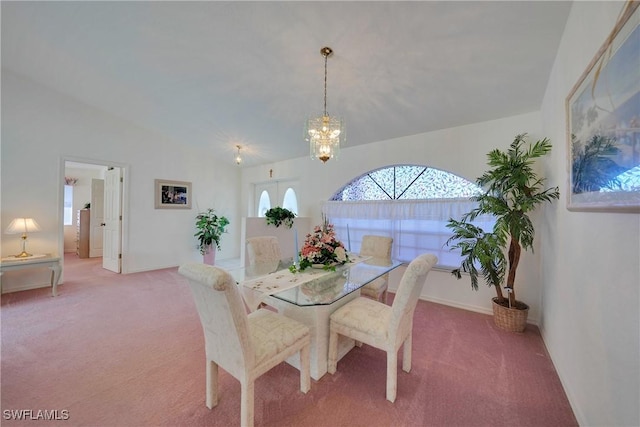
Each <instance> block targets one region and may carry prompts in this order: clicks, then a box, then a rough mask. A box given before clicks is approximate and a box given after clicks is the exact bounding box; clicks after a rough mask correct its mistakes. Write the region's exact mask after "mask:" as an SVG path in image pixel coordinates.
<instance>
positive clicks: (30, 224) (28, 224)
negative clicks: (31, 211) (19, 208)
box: [5, 218, 40, 258]
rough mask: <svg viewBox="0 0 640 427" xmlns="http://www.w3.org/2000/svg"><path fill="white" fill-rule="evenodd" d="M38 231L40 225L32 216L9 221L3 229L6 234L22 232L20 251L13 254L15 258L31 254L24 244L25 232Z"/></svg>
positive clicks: (25, 240)
mask: <svg viewBox="0 0 640 427" xmlns="http://www.w3.org/2000/svg"><path fill="white" fill-rule="evenodd" d="M35 231H40V226H39V225H38V223H37V222H36V221H35V220H34V219H33V218H16V219H14V220H13V221H11V224H9V227H7V229H6V230H5V233H6V234H21V233H22V252H21V253H20V254H18V255H15V257H16V258H26V257H30V256H32V255H31V254H30V253H27V251H26V249H25V246H26V244H27V233H33V232H35Z"/></svg>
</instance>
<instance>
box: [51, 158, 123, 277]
mask: <svg viewBox="0 0 640 427" xmlns="http://www.w3.org/2000/svg"><path fill="white" fill-rule="evenodd" d="M66 162H76V163H87V164H90V165H100V166H106V167H110V166H113V167H117V168H120V171H121V173H122V194H121V198H122V200H121V202H122V205H121V209H122V229H121V230H120V233H121V235H120V244H121V250H122V260H121V264H120V272H121V273H122V274H126V273H128V272H129V270H128V263H127V254H128V253H129V243H128V239H126V238H125V237H126V236H128V235H129V168H130V166H129V165H128V164H127V163H120V162H111V161H107V160H98V159H88V158H85V157H76V156H61V157H60V165H59V179H58V182H59V183H60V184H59V187H58V218H59V221H58V253H59V254H60V264H62V277H61V278H60V283H64V224H63V221H62V218H63V217H64V174H65V163H66Z"/></svg>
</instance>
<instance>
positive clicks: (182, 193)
mask: <svg viewBox="0 0 640 427" xmlns="http://www.w3.org/2000/svg"><path fill="white" fill-rule="evenodd" d="M191 197H192V196H191V183H190V182H186V181H169V180H166V179H156V180H155V201H156V209H191Z"/></svg>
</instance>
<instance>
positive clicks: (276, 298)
mask: <svg viewBox="0 0 640 427" xmlns="http://www.w3.org/2000/svg"><path fill="white" fill-rule="evenodd" d="M350 259H351V262H348V263H346V264H344V265H339V266H336V267H335V271H327V270H324V269H313V268H309V269H306V270H305V271H302V272H295V273H293V272H291V271H290V270H289V267H290V266H291V265H292V261H293V260H292V259H287V260H282V261H279V262H270V263H269V262H267V263H261V264H257V265H254V266H247V267H244V268H236V269H230V270H228V271H229V273H230V274H231V275H232V276H233V277H234V279H235V280H236V282H238V285H239V286H240V289H241V291H242V295H243V298H244V300H245V303H246V304H247V307H248V308H249V309H250V310H255V309H257V308H258V307H259V306H260V304H261V303H264V304H267V305H268V306H270V307H272V308H274V309H275V310H277V311H278V312H279V313H281V314H283V315H285V316H287V317H290V318H292V319H295V320H298V321H300V322H301V323H303V324H305V325H307V326H308V327H309V330H310V333H311V352H310V353H311V377H312V378H313V379H315V380H318V379H320V378H321V377H322V376H323V375H324V374H325V373H326V372H327V357H328V348H329V316H330V315H331V313H333V312H334V311H335V310H337V309H338V308H340V307H342V306H343V305H345V304H346V303H348V302H349V301H351V300H353V299H355V298H357V297H358V296H360V288H362V287H363V286H365V285H366V284H367V283H370V282H372V281H374V280H375V279H377V278H379V277H382V276H384V275H385V274H388V273H389V272H390V271H392V270H394V269H395V268H397V267H399V266H400V265H402V263H401V262H399V261H395V260H389V259H379V258H372V257H361V256H358V255H354V254H350ZM340 338H341V339H340V341H339V343H338V357H339V358H342V357H343V356H344V355H345V354H346V353H347V352H348V351H349V350H350V349H351V348H353V346H354V341H353V340H350V339H347V338H345V337H342V336H341V337H340ZM287 362H288V363H289V364H291V365H293V366H295V367H296V368H299V367H300V364H299V359H298V357H297V356H292V357H291V358H290V359H289V360H287Z"/></svg>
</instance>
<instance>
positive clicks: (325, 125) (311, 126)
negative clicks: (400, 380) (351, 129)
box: [304, 47, 345, 163]
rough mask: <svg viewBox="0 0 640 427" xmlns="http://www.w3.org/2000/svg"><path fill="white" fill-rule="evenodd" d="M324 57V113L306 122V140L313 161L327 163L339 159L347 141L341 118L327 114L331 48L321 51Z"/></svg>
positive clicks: (324, 48)
mask: <svg viewBox="0 0 640 427" xmlns="http://www.w3.org/2000/svg"><path fill="white" fill-rule="evenodd" d="M320 54H321V55H322V56H324V112H323V113H322V116H320V117H312V118H310V119H309V120H307V122H306V126H305V132H304V135H305V136H304V138H305V141H309V148H310V152H311V158H312V159H319V160H321V161H322V163H326V162H327V160H329V159H334V158H337V157H338V154H339V153H340V142H341V141H342V142H344V141H345V131H344V123H343V122H342V119H341V118H339V117H330V116H329V113H327V58H328V57H330V56H331V55H332V54H333V50H332V49H331V48H330V47H323V48H322V49H320Z"/></svg>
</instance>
